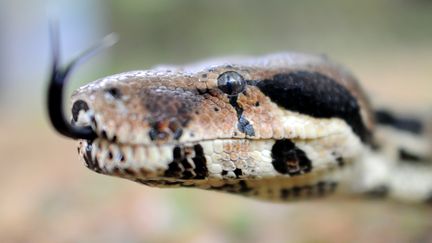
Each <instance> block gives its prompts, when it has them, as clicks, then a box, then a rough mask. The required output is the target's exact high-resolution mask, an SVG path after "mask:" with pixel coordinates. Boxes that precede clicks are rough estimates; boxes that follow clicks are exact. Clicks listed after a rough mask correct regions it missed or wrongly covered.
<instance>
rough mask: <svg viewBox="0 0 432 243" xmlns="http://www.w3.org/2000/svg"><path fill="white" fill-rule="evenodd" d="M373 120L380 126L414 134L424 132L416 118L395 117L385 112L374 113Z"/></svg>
mask: <svg viewBox="0 0 432 243" xmlns="http://www.w3.org/2000/svg"><path fill="white" fill-rule="evenodd" d="M375 120H376V122H378V123H379V124H381V125H386V126H391V127H393V128H396V129H399V130H402V131H406V132H411V133H414V134H421V133H422V132H423V130H424V127H423V123H422V122H421V121H420V120H419V119H418V118H413V117H402V116H396V115H394V114H392V113H391V112H390V111H386V110H378V111H376V112H375Z"/></svg>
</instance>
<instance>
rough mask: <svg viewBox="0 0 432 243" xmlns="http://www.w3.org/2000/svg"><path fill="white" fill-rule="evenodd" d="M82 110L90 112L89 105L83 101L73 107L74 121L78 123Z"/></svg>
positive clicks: (77, 102)
mask: <svg viewBox="0 0 432 243" xmlns="http://www.w3.org/2000/svg"><path fill="white" fill-rule="evenodd" d="M81 110H84V111H88V110H89V107H88V104H87V103H86V102H85V101H83V100H77V101H75V103H74V104H73V106H72V119H73V121H75V122H76V121H77V120H78V115H79V112H80V111H81Z"/></svg>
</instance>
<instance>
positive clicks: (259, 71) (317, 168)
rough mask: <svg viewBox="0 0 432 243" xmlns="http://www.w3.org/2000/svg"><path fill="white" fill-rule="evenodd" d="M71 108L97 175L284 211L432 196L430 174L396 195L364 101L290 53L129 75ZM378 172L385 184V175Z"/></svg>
mask: <svg viewBox="0 0 432 243" xmlns="http://www.w3.org/2000/svg"><path fill="white" fill-rule="evenodd" d="M226 72H235V73H237V74H239V75H240V76H241V77H243V78H244V80H245V82H246V83H247V85H246V88H245V89H244V91H243V92H241V93H239V94H236V95H228V94H226V93H224V91H223V89H221V87H220V86H218V78H219V77H220V75H221V74H224V73H226ZM72 99H73V102H74V107H73V115H74V120H73V123H74V124H75V125H77V126H86V125H90V126H91V127H92V129H93V130H94V131H95V132H96V134H97V135H98V138H96V139H95V140H92V141H87V140H80V141H79V147H78V151H79V154H80V156H81V157H82V158H83V159H84V160H85V162H86V165H87V166H88V167H89V168H90V169H92V170H94V171H96V172H99V173H103V174H108V175H114V176H119V177H124V178H127V179H130V180H134V181H137V182H140V183H143V184H146V185H151V186H160V187H176V186H184V187H197V188H202V189H212V190H219V191H226V192H231V193H236V194H242V195H246V196H251V197H257V198H262V199H269V200H283V201H286V200H298V199H305V198H316V197H321V196H325V195H329V194H332V193H335V194H337V195H344V196H345V195H364V194H369V195H370V194H374V193H375V194H377V190H378V189H382V188H384V189H385V193H384V194H386V195H390V196H394V197H395V198H397V199H401V200H405V201H424V200H427V199H428V198H429V197H430V195H431V192H432V170H431V169H429V167H428V169H427V170H423V171H424V173H426V174H425V176H424V179H422V181H421V183H420V184H419V183H412V190H411V191H410V192H409V193H406V192H405V191H403V190H399V189H398V188H400V185H399V184H400V183H399V182H400V181H403V180H405V179H406V178H403V176H404V175H405V174H403V175H398V176H400V177H393V176H391V175H389V174H388V173H389V172H390V171H394V170H395V168H397V167H395V164H394V163H390V162H388V161H395V160H393V158H388V157H386V156H381V154H382V151H380V148H378V147H382V144H380V143H382V141H383V139H379V136H377V134H380V133H379V132H377V129H375V127H376V125H375V123H374V114H373V112H372V110H371V108H370V105H369V102H368V100H367V98H366V95H365V94H364V92H363V91H362V89H361V88H360V87H359V85H358V83H357V81H356V80H355V78H354V77H353V76H352V75H351V74H350V73H349V72H347V71H346V70H345V69H344V68H342V67H341V66H339V65H336V64H334V63H333V62H331V61H329V60H328V59H327V58H325V57H322V56H313V55H306V54H297V53H284V54H276V55H269V56H266V57H261V58H249V59H248V58H232V59H221V60H215V61H208V62H203V63H198V64H194V65H191V66H186V67H160V68H155V69H151V70H147V71H132V72H126V73H121V74H116V75H113V76H109V77H106V78H102V79H100V80H97V81H94V82H92V83H90V84H88V85H85V86H83V87H81V88H79V89H78V90H77V91H76V92H75V93H74V94H73V97H72ZM394 132H399V130H395V131H394ZM401 134H405V132H401ZM428 143H429V140H427V139H425V143H424V144H426V145H425V149H428V148H430V147H428V146H430V144H428ZM397 146H399V145H396V148H395V146H393V149H397ZM390 147H392V146H390ZM410 151H411V150H410ZM422 151H424V149H423V150H422ZM417 154H418V153H417ZM428 156H429V157H428ZM425 158H427V159H429V158H430V154H428V155H425ZM371 161H373V162H371ZM410 168H414V170H415V171H416V170H417V169H418V168H417V167H415V166H414V167H412V166H411V167H410ZM381 169H383V170H384V171H385V172H386V173H384V174H385V175H384V174H380V175H378V176H376V174H377V173H376V170H381ZM395 171H397V170H395ZM399 172H400V171H399ZM395 174H397V173H395ZM429 174H430V175H431V176H430V179H429ZM395 178H396V179H395ZM394 180H395V181H396V182H393V181H394ZM416 188H421V189H416ZM423 188H426V189H424V190H423ZM389 191H390V192H389ZM401 191H402V192H401ZM393 192H394V193H393ZM375 194H374V195H375ZM381 194H383V193H381ZM393 194H394V195H393ZM380 196H382V195H380Z"/></svg>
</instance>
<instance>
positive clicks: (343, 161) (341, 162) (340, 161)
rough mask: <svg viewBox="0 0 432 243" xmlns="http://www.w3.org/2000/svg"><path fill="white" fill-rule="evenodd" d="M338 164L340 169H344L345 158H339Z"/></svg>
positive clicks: (337, 159)
mask: <svg viewBox="0 0 432 243" xmlns="http://www.w3.org/2000/svg"><path fill="white" fill-rule="evenodd" d="M336 162H337V163H338V166H339V167H344V166H345V160H344V158H343V157H337V158H336Z"/></svg>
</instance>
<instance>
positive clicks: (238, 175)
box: [234, 168, 243, 178]
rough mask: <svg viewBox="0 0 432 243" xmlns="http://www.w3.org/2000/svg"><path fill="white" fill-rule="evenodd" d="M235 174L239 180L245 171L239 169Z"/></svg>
mask: <svg viewBox="0 0 432 243" xmlns="http://www.w3.org/2000/svg"><path fill="white" fill-rule="evenodd" d="M234 174H235V175H236V177H237V178H239V177H240V176H242V175H243V171H242V170H241V169H239V168H236V169H235V170H234Z"/></svg>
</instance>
